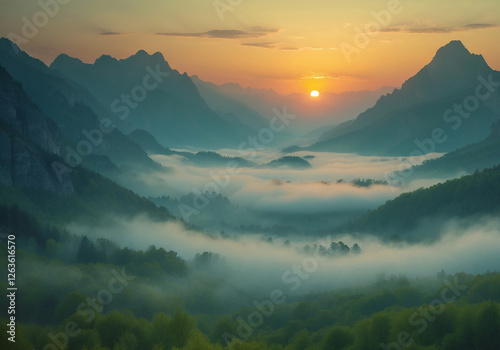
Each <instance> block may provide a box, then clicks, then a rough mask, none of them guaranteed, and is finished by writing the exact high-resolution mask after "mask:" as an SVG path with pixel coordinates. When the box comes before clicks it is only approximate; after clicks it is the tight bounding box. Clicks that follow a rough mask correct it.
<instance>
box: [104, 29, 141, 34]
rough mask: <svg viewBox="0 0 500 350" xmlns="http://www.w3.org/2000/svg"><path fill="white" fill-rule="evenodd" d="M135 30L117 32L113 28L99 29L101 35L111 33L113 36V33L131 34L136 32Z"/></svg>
mask: <svg viewBox="0 0 500 350" xmlns="http://www.w3.org/2000/svg"><path fill="white" fill-rule="evenodd" d="M134 33H135V32H127V33H124V32H115V31H112V30H107V29H99V35H105V36H106V35H110V36H113V35H129V34H134Z"/></svg>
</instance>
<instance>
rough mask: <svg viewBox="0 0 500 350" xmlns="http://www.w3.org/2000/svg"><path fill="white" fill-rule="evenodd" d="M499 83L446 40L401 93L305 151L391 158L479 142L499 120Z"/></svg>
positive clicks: (475, 57) (477, 61)
mask: <svg viewBox="0 0 500 350" xmlns="http://www.w3.org/2000/svg"><path fill="white" fill-rule="evenodd" d="M499 81H500V73H499V72H497V71H494V70H492V69H491V68H490V67H489V66H488V65H487V63H486V62H485V60H484V58H483V57H482V56H481V55H474V54H471V53H470V52H469V51H468V50H467V49H466V48H465V47H464V45H463V44H462V43H461V42H460V41H452V42H450V43H449V44H447V45H446V46H444V47H442V48H440V49H439V50H438V51H437V53H436V55H435V57H434V58H433V59H432V61H431V62H430V63H429V64H428V65H426V66H425V67H424V68H422V69H421V70H420V71H419V72H418V73H417V74H416V75H415V76H413V77H412V78H410V79H408V80H407V81H406V82H405V83H404V84H403V85H402V87H401V89H396V90H394V92H393V93H391V94H389V95H386V96H382V97H381V98H380V99H379V100H378V101H377V103H376V104H375V106H374V107H372V108H370V109H368V110H366V111H365V112H363V113H361V114H360V115H359V116H358V117H357V118H356V119H355V120H354V121H353V122H352V123H350V124H344V125H342V126H340V127H339V128H337V129H336V130H333V131H332V133H331V134H330V138H329V139H327V140H325V139H323V140H322V141H319V142H317V143H315V144H313V145H312V146H311V147H310V148H309V150H315V151H332V152H351V153H358V154H366V155H396V156H407V155H410V154H412V153H413V152H416V153H430V152H450V151H454V150H456V149H457V148H460V147H464V146H466V145H469V144H471V143H474V142H478V141H480V140H482V139H484V138H485V137H486V136H488V134H489V132H490V130H491V126H492V124H493V123H494V122H496V121H497V120H499V119H500V93H499V90H498V83H496V82H499ZM476 95H477V96H476ZM460 105H463V106H462V107H461V106H460Z"/></svg>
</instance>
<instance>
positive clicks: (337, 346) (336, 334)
mask: <svg viewBox="0 0 500 350" xmlns="http://www.w3.org/2000/svg"><path fill="white" fill-rule="evenodd" d="M353 342H354V337H353V335H352V334H351V332H349V331H348V330H347V329H345V328H340V327H335V328H333V329H332V330H331V331H330V333H328V335H327V336H326V338H325V340H324V342H323V350H342V349H345V348H347V347H348V346H350V345H351V344H352V343H353Z"/></svg>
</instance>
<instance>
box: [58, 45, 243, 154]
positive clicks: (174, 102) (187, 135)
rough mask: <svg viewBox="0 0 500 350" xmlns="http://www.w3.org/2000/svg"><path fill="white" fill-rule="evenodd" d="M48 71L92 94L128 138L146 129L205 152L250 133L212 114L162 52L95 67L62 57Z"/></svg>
mask: <svg viewBox="0 0 500 350" xmlns="http://www.w3.org/2000/svg"><path fill="white" fill-rule="evenodd" d="M50 68H51V69H52V70H54V71H59V72H61V73H62V74H63V75H64V76H67V77H68V78H69V79H71V80H73V81H75V82H77V83H78V84H80V85H82V86H84V87H85V88H86V89H87V90H88V91H90V93H91V94H92V95H93V96H94V97H95V98H96V99H97V100H98V101H99V102H100V103H101V104H102V105H103V106H105V107H107V108H109V109H110V110H111V111H112V112H113V113H114V114H115V117H116V119H117V121H116V125H117V127H118V128H119V129H120V130H121V131H122V132H124V133H127V134H128V133H130V132H132V131H133V130H135V129H145V130H146V131H148V132H149V133H151V134H152V135H153V136H154V137H155V138H156V139H157V140H159V142H161V143H162V144H165V145H168V146H169V147H178V148H186V147H191V146H192V147H198V148H202V149H207V148H219V147H229V146H235V145H237V144H239V143H240V142H241V140H242V139H244V137H245V136H247V134H248V127H247V126H246V125H244V124H242V123H240V122H239V121H238V120H230V121H229V122H228V120H225V119H224V118H221V116H220V115H218V114H217V113H215V112H214V111H212V110H211V109H210V108H209V107H208V105H207V104H206V103H205V101H204V100H203V98H202V97H201V96H200V93H199V91H198V89H197V87H196V86H195V84H194V83H193V81H192V80H191V78H190V77H189V76H188V75H187V74H186V73H184V74H181V73H179V72H178V71H177V70H175V69H172V68H171V67H170V66H169V64H168V62H167V61H165V59H164V57H163V55H162V54H161V53H160V52H156V53H154V54H152V55H149V54H148V53H147V52H145V51H144V50H140V51H138V52H137V53H136V54H135V55H132V56H130V57H128V58H126V59H120V60H117V59H115V58H113V57H111V56H107V55H103V56H101V57H100V58H98V59H97V60H96V61H95V62H94V64H86V63H83V62H82V61H80V60H79V59H76V58H71V57H69V56H68V55H65V54H62V55H59V56H58V57H57V58H56V59H55V60H54V62H53V63H52V64H51V65H50Z"/></svg>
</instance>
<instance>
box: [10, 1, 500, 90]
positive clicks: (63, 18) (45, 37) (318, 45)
mask: <svg viewBox="0 0 500 350" xmlns="http://www.w3.org/2000/svg"><path fill="white" fill-rule="evenodd" d="M58 1H59V2H58ZM40 3H46V4H50V6H46V7H45V8H46V9H45V10H43V9H42V7H41V6H40ZM40 3H38V2H35V1H33V2H28V3H26V2H19V1H15V2H12V1H9V0H0V10H1V11H0V35H1V36H4V37H8V36H10V37H12V38H16V40H17V41H18V43H19V46H20V48H21V49H23V50H25V51H27V52H28V53H29V54H31V55H33V56H35V57H37V58H40V59H42V60H43V61H44V62H45V63H47V64H50V62H51V61H52V60H53V59H54V58H55V57H56V56H57V55H58V54H59V53H62V52H64V53H67V54H69V55H71V56H74V57H79V58H80V59H82V60H83V61H86V62H93V61H94V60H95V59H96V58H97V57H99V56H100V55H101V54H109V55H112V56H114V57H117V58H126V57H128V56H130V55H132V54H134V53H135V52H137V51H138V50H140V49H145V50H146V51H148V52H150V53H154V52H156V51H160V52H162V53H163V55H164V56H165V58H166V59H167V60H168V62H169V63H170V65H171V66H172V67H173V68H175V69H178V70H179V71H181V72H187V73H188V74H190V75H198V76H200V77H201V78H202V79H204V80H208V81H212V82H214V83H225V82H238V83H240V84H241V85H243V86H250V87H257V88H266V89H267V88H273V89H275V90H277V91H278V92H280V93H291V92H300V93H309V91H310V90H314V89H315V90H319V91H320V92H322V91H331V92H341V91H346V90H363V89H372V90H373V89H377V88H379V87H381V86H400V85H401V83H402V82H403V81H404V80H406V79H407V78H408V77H410V76H412V75H413V74H415V73H416V72H417V71H418V70H419V69H420V68H421V67H422V66H423V65H425V64H426V63H428V62H429V61H430V60H431V59H432V57H433V55H434V53H435V51H436V50H437V49H438V48H439V47H441V46H443V45H445V44H446V43H448V42H449V41H451V40H455V39H458V40H462V41H463V43H464V44H465V46H466V47H467V48H468V49H469V50H470V51H471V52H473V53H480V54H483V56H484V57H485V59H486V61H487V62H488V63H489V64H490V66H491V67H492V68H494V69H498V70H500V45H498V44H499V40H498V38H500V27H499V25H500V18H499V14H500V1H498V0H478V1H474V2H473V1H470V0H455V1H452V0H440V1H439V3H437V4H436V1H430V0H422V1H414V0H407V1H404V0H401V1H398V0H389V1H379V0H351V1H349V2H347V1H340V0H338V1H334V0H311V1H309V2H305V1H298V0H287V1H285V0H274V1H273V2H269V1H264V0H252V1H240V0H215V1H213V0H206V1H200V0H182V1H179V0H149V1H144V2H139V1H132V0H107V1H102V0H85V1H84V0H42V1H41V2H40ZM63 3H65V4H63ZM214 3H215V4H218V6H219V7H218V10H216V8H215V7H214ZM228 4H233V5H234V6H233V5H228ZM375 14H378V15H375ZM27 22H29V23H34V25H35V30H34V31H35V32H36V33H35V34H34V35H32V34H33V30H32V31H31V32H29V30H28V31H27V30H26V28H27V27H26V24H25V23H27ZM367 25H368V28H367ZM23 27H24V31H23ZM28 29H29V28H28ZM31 29H33V28H31ZM367 32H368V33H369V34H370V36H368V37H366V36H365V35H364V34H366V33H367ZM359 33H364V34H359ZM14 34H15V35H14ZM25 34H29V35H25ZM366 38H368V39H367V40H366ZM362 39H365V40H364V42H363V40H362ZM346 50H351V53H346Z"/></svg>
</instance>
